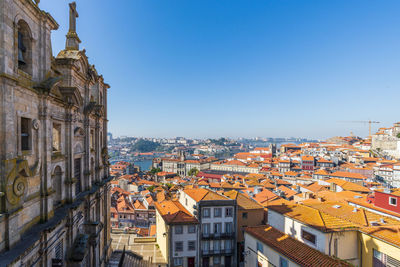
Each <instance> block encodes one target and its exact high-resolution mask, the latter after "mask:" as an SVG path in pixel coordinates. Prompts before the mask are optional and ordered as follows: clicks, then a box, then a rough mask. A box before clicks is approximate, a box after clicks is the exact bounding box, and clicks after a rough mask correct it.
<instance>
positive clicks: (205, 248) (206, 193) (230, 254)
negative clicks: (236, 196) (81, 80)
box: [179, 188, 237, 267]
mask: <svg viewBox="0 0 400 267" xmlns="http://www.w3.org/2000/svg"><path fill="white" fill-rule="evenodd" d="M179 202H180V203H181V204H182V205H183V206H184V207H185V208H186V209H187V210H188V211H189V212H190V213H191V214H193V215H194V216H196V218H197V219H198V220H199V232H198V240H199V242H198V244H199V259H200V260H199V265H198V266H226V267H229V266H237V258H236V257H237V255H236V238H237V237H236V233H235V229H236V201H235V200H232V199H229V198H227V197H225V196H222V195H219V194H217V193H215V192H213V191H211V190H208V189H204V188H196V189H185V190H183V191H180V192H179Z"/></svg>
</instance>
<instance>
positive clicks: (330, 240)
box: [329, 232, 333, 256]
mask: <svg viewBox="0 0 400 267" xmlns="http://www.w3.org/2000/svg"><path fill="white" fill-rule="evenodd" d="M332 237H333V232H332V233H331V237H330V238H329V256H331V246H332Z"/></svg>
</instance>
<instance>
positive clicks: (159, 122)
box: [40, 0, 400, 139]
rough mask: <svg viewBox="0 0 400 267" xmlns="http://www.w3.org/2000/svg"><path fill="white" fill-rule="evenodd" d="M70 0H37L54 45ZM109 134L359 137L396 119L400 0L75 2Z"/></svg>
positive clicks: (56, 47) (61, 42)
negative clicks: (102, 83)
mask: <svg viewBox="0 0 400 267" xmlns="http://www.w3.org/2000/svg"><path fill="white" fill-rule="evenodd" d="M68 2H70V1H64V0H63V1H49V0H42V1H41V3H40V7H41V8H42V9H44V10H46V11H47V12H49V13H51V14H52V16H53V17H54V18H55V19H56V21H57V22H58V23H59V24H60V28H59V30H58V31H55V32H53V34H52V38H53V43H52V46H53V47H52V48H53V54H54V55H56V53H57V52H58V51H60V50H61V49H63V47H64V46H65V34H66V33H67V27H68V5H67V3H68ZM76 2H77V9H78V12H79V18H78V19H77V32H78V35H79V37H80V39H81V40H82V44H81V48H85V47H86V48H87V50H88V56H89V57H90V59H93V60H91V62H92V63H94V64H95V65H96V67H97V69H98V71H99V73H100V74H103V75H104V77H105V79H106V82H107V83H109V84H110V85H111V89H110V90H109V99H108V110H109V114H108V118H109V131H110V132H112V133H113V134H114V135H115V136H120V135H130V136H157V137H174V136H185V137H192V138H207V137H212V138H215V137H220V136H225V137H231V138H237V137H240V136H242V137H256V136H271V137H290V136H298V137H305V138H316V139H324V138H329V137H332V136H336V135H350V132H353V133H354V134H355V135H359V136H364V137H365V136H367V135H368V125H367V124H365V125H363V124H351V123H341V122H339V121H343V120H369V119H371V120H377V121H380V122H381V124H378V125H374V126H373V130H376V129H377V128H378V127H390V126H391V125H392V124H393V123H394V122H396V121H398V120H399V119H398V116H397V113H398V103H397V98H398V97H397V96H399V93H398V92H399V90H398V89H399V85H400V75H399V73H400V60H399V59H400V52H399V51H400V50H399V49H400V27H399V26H400V17H399V16H398V12H397V11H398V10H399V8H400V2H399V1H384V4H383V2H381V1H380V2H377V1H365V0H363V1H361V0H358V1H345V0H341V1H251V2H248V1H212V0H207V1H155V0H147V1H120V2H118V4H116V3H115V2H110V1H96V12H93V2H91V1H76Z"/></svg>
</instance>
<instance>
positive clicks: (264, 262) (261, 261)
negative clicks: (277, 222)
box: [244, 225, 352, 267]
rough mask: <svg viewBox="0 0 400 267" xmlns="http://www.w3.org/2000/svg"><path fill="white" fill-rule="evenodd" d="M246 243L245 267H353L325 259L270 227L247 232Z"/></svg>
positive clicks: (328, 257)
mask: <svg viewBox="0 0 400 267" xmlns="http://www.w3.org/2000/svg"><path fill="white" fill-rule="evenodd" d="M245 240H246V241H245V248H246V250H245V253H244V254H245V265H244V266H245V267H252V266H258V267H269V266H281V267H286V266H324V267H328V266H332V267H347V266H348V267H350V266H352V265H351V264H349V263H346V262H344V261H341V260H339V259H336V258H333V257H330V256H327V255H325V254H324V253H322V252H320V251H318V250H316V249H313V248H311V247H309V246H308V245H306V244H303V243H302V242H299V241H298V240H296V239H295V238H292V237H290V236H289V235H287V234H285V233H282V232H281V231H279V230H277V229H276V228H273V227H272V226H270V225H264V226H258V227H249V228H247V229H246V233H245Z"/></svg>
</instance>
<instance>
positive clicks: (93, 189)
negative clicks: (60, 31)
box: [0, 0, 111, 266]
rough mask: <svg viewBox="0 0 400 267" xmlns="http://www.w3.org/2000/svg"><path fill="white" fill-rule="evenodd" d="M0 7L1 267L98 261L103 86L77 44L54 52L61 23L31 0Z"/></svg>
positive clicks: (102, 235) (103, 176) (102, 230)
mask: <svg viewBox="0 0 400 267" xmlns="http://www.w3.org/2000/svg"><path fill="white" fill-rule="evenodd" d="M74 9H75V5H74V4H72V5H70V10H71V14H73V10H74ZM0 13H1V14H0V25H1V27H0V47H1V49H0V157H1V161H0V186H1V190H0V192H1V193H0V232H1V234H0V266H31V265H39V266H51V265H52V262H53V260H61V261H62V262H63V263H64V266H104V265H105V263H106V261H107V259H108V257H109V255H110V242H111V239H110V222H109V218H110V199H109V193H110V187H109V184H108V180H109V177H108V158H107V89H108V88H109V85H107V84H106V83H105V82H104V80H103V77H102V76H101V75H99V74H98V73H97V71H96V69H95V68H94V66H92V65H91V64H89V62H88V58H87V56H86V54H85V51H81V50H79V45H77V46H74V47H69V48H68V49H65V50H63V51H61V52H60V53H58V55H57V57H56V58H54V57H53V56H52V51H51V31H52V30H56V29H57V28H58V24H57V22H55V21H54V19H53V18H52V17H51V15H49V14H48V13H46V12H44V11H42V10H40V8H39V7H38V5H37V4H36V3H34V2H33V1H30V0H4V1H1V2H0ZM71 14H70V15H71ZM73 19H76V17H73ZM19 36H23V37H24V38H21V37H19ZM67 36H69V37H68V38H72V41H73V42H72V43H76V44H79V42H76V41H77V40H79V38H78V37H77V34H76V32H74V31H72V30H71V29H70V31H69V33H68V35H67ZM76 38H77V39H76ZM21 40H22V43H23V46H24V49H21V48H20V42H21ZM19 53H22V54H23V59H24V62H25V63H24V64H22V63H20V62H21V60H19V58H20V57H19ZM55 129H56V130H55ZM57 132H58V133H59V134H57ZM58 139H59V142H58V143H57V146H54V145H53V141H55V140H58ZM77 160H79V161H80V165H81V168H80V171H78V168H77V166H78V165H75V164H78V163H77ZM79 177H80V179H79ZM78 185H80V186H78ZM79 188H80V190H79V191H78V189H79ZM86 236H87V239H85V238H86ZM81 237H84V238H83V239H82V240H87V244H86V247H85V248H84V249H83V250H82V251H79V246H78V244H77V243H76V241H77V239H79V238H81Z"/></svg>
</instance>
